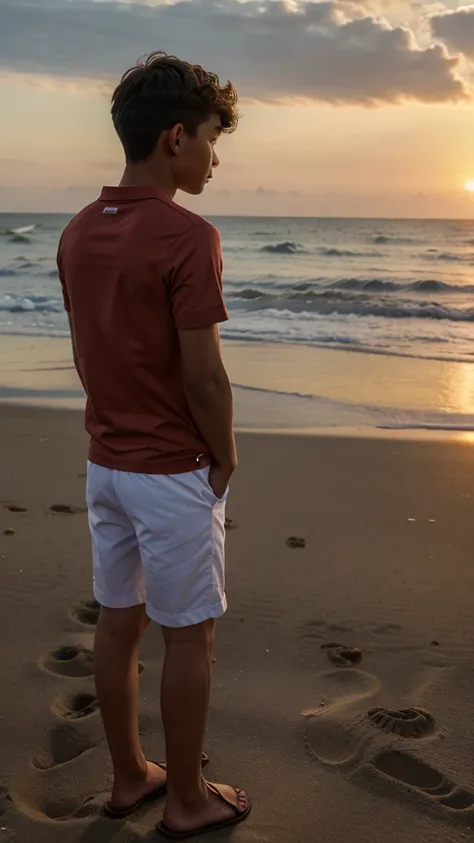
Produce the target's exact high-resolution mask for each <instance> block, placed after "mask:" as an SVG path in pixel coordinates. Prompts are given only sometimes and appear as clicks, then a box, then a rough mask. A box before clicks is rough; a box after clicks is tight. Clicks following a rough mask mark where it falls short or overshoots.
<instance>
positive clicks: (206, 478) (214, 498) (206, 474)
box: [203, 466, 229, 504]
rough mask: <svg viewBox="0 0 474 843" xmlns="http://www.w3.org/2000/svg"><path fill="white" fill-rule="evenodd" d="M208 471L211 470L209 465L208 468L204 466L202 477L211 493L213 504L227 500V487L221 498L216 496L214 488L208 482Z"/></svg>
mask: <svg viewBox="0 0 474 843" xmlns="http://www.w3.org/2000/svg"><path fill="white" fill-rule="evenodd" d="M210 471H211V468H210V466H209V467H208V468H204V469H203V473H204V472H205V474H204V477H205V480H206V486H207V488H208V490H209V492H210V494H211V495H212V497H213V500H214V504H218V503H225V502H226V500H227V498H228V496H229V487H227V489H226V490H225V492H224V495H223V496H222V498H218V497H217V495H216V493H215V492H214V489H213V488H212V486H211V484H210V482H209V474H210Z"/></svg>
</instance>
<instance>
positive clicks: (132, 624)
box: [97, 605, 149, 641]
mask: <svg viewBox="0 0 474 843" xmlns="http://www.w3.org/2000/svg"><path fill="white" fill-rule="evenodd" d="M148 623H149V620H148V618H147V615H146V610H145V606H144V605H140V606H132V607H131V608H129V609H108V608H106V607H105V606H102V607H101V610H100V616H99V623H98V625H97V630H98V631H99V632H101V631H102V632H106V633H107V634H108V635H110V636H112V637H113V638H118V639H121V640H124V641H125V640H128V641H134V640H135V639H136V638H137V637H138V636H139V635H141V633H142V632H143V631H144V630H145V628H146V627H147V625H148Z"/></svg>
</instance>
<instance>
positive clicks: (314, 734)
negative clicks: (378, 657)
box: [301, 667, 380, 767]
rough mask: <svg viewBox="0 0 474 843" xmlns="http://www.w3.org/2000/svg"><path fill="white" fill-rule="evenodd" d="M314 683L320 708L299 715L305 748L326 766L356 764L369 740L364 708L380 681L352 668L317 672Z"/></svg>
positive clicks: (378, 688) (368, 726)
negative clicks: (302, 724) (320, 702)
mask: <svg viewBox="0 0 474 843" xmlns="http://www.w3.org/2000/svg"><path fill="white" fill-rule="evenodd" d="M316 681H317V688H318V695H319V696H320V699H321V701H322V703H323V705H320V706H319V707H318V708H313V709H306V710H305V711H302V712H301V713H302V715H303V716H304V717H305V718H306V723H305V746H306V749H307V751H308V752H309V754H310V755H311V756H312V757H313V758H315V759H316V760H317V761H319V762H321V763H322V764H327V765H328V766H333V767H338V766H343V765H351V764H355V763H356V762H357V761H359V760H360V758H361V753H362V750H363V749H364V747H365V744H366V743H367V742H368V741H370V739H371V735H370V730H371V724H370V723H369V722H368V719H367V715H366V711H364V709H365V706H366V703H367V701H368V700H370V699H372V698H373V697H375V696H376V695H377V694H378V693H379V691H380V681H379V680H378V679H377V677H376V676H374V675H373V674H371V673H366V672H365V671H363V670H357V669H356V668H351V667H348V668H346V669H345V670H330V671H327V672H326V673H320V674H319V676H317V677H316Z"/></svg>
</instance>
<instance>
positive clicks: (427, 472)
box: [0, 405, 474, 843]
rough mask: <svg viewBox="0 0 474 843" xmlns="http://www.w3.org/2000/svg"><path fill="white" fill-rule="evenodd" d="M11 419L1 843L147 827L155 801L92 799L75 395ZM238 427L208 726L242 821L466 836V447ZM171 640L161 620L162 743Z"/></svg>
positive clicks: (154, 682) (471, 699)
mask: <svg viewBox="0 0 474 843" xmlns="http://www.w3.org/2000/svg"><path fill="white" fill-rule="evenodd" d="M0 437H1V440H0V441H1V443H2V445H1V465H2V470H1V473H0V501H1V509H0V557H1V560H0V561H1V571H2V584H1V589H0V633H1V640H2V642H3V647H2V660H1V663H0V671H1V683H2V693H1V706H0V714H1V717H0V779H1V781H0V784H1V788H2V789H1V791H0V843H10V841H15V843H66V841H67V843H99V841H100V843H138V841H142V840H150V841H151V840H153V839H155V834H154V831H153V829H154V825H155V823H156V822H157V821H158V820H159V819H160V817H161V813H162V809H163V803H162V802H157V803H156V804H152V805H150V804H149V805H147V806H144V807H142V808H141V809H140V810H139V811H138V812H137V813H136V814H135V815H133V816H132V817H130V818H129V820H128V821H127V822H125V821H111V820H107V819H105V818H102V817H101V816H100V814H99V811H100V806H101V804H102V803H103V802H104V801H105V799H106V798H107V792H108V788H109V786H110V764H109V759H108V755H107V750H106V746H105V743H104V736H103V730H102V726H101V722H100V717H99V714H98V711H97V705H96V701H95V694H94V682H93V679H92V664H91V655H90V648H91V645H92V638H93V632H94V623H95V621H96V618H97V611H96V608H95V606H94V604H93V603H91V602H90V601H91V600H92V592H91V582H90V561H89V557H90V552H89V539H88V532H87V521H86V515H85V512H84V472H85V457H86V440H85V435H84V434H83V431H82V416H81V413H79V412H74V411H65V410H64V411H63V410H61V411H59V410H51V409H39V408H30V407H16V406H6V405H3V406H1V407H0ZM239 447H240V462H241V464H240V469H239V473H238V476H237V478H236V480H235V484H234V486H233V489H232V494H231V497H230V502H229V509H228V516H229V518H230V519H232V522H233V523H232V527H233V529H231V530H229V534H228V596H229V603H230V608H229V611H228V613H227V615H226V617H225V618H224V619H223V620H222V621H221V622H220V623H219V630H218V640H217V646H216V663H215V671H214V682H213V686H214V687H213V700H212V710H211V716H210V722H209V730H208V737H207V746H206V750H207V752H208V753H209V755H210V756H211V766H210V767H209V775H210V776H211V777H212V778H213V779H214V780H217V781H229V782H233V783H236V784H239V785H242V786H245V787H247V788H248V790H249V792H250V794H251V796H252V798H253V802H254V810H253V813H252V816H251V818H250V820H249V822H248V823H246V824H244V825H243V826H242V827H240V828H238V829H236V830H235V831H234V833H233V835H232V839H233V840H236V841H243V843H244V842H245V841H248V843H290V841H291V843H293V841H302V843H303V842H304V843H306V841H331V843H347V841H355V843H358V841H360V843H362V841H364V843H365V841H367V840H371V841H374V843H394V841H400V843H401V841H404V843H406V841H423V843H439V841H441V840H442V841H445V840H446V841H456V843H460V841H462V840H465V839H469V838H470V837H471V836H472V833H473V830H474V765H473V758H474V728H473V726H472V724H473V722H474V663H473V658H472V652H473V647H474V613H473V609H472V606H473V597H472V595H473V586H474V567H473V562H472V559H473V537H472V507H473V496H474V491H473V479H474V450H473V449H472V447H471V446H470V445H469V444H463V443H459V442H457V443H455V442H451V443H435V442H424V443H423V442H402V441H390V440H386V441H382V440H370V439H355V438H352V439H344V438H337V439H336V438H324V437H314V438H313V437H308V436H306V437H301V438H298V437H290V436H286V437H278V436H271V435H257V434H248V435H246V434H243V435H240V436H239ZM5 531H6V533H7V534H5ZM289 539H293V541H290V542H289V541H288V540H289ZM294 539H301V540H304V541H300V542H295V541H294ZM297 544H300V545H304V546H300V547H295V545H297ZM161 658H162V646H161V642H160V636H159V633H158V631H157V630H156V629H150V630H149V631H148V632H147V634H146V637H145V640H144V642H143V649H142V654H141V659H142V664H143V668H144V669H143V671H142V674H141V689H142V715H141V731H142V735H143V744H144V748H145V750H146V752H147V754H148V756H149V757H152V758H162V756H163V733H162V728H161V724H160V716H159V708H158V693H159V691H158V689H159V671H160V663H161ZM381 709H382V710H381ZM385 709H388V712H387V711H385ZM406 709H411V711H409V713H405V714H400V710H406ZM397 712H398V713H397ZM156 839H158V838H156ZM201 839H203V840H205V839H209V840H215V841H216V843H218V841H219V840H227V839H229V834H228V833H227V834H224V833H221V834H216V835H213V836H212V837H211V836H208V837H203V838H201Z"/></svg>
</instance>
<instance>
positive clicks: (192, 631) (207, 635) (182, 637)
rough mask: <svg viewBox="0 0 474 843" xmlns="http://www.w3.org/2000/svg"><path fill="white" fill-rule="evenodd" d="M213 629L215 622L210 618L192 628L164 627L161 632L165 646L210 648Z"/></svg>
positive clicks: (212, 640)
mask: <svg viewBox="0 0 474 843" xmlns="http://www.w3.org/2000/svg"><path fill="white" fill-rule="evenodd" d="M215 628H216V621H215V620H214V619H213V618H211V619H209V620H207V621H203V622H202V623H197V624H194V625H193V626H180V627H171V626H164V627H162V630H163V637H164V639H165V644H166V645H168V644H201V645H202V646H203V647H209V648H212V645H213V643H214V632H215Z"/></svg>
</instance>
